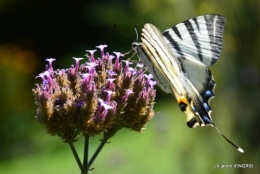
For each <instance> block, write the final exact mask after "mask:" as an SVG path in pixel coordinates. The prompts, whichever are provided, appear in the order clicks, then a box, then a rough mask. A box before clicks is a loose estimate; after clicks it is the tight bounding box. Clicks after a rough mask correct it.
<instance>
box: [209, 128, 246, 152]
mask: <svg viewBox="0 0 260 174" xmlns="http://www.w3.org/2000/svg"><path fill="white" fill-rule="evenodd" d="M214 127H215V128H216V130H217V131H218V132H219V133H220V135H222V137H223V138H225V140H227V142H229V143H230V144H231V145H232V146H234V147H235V148H236V149H237V150H238V151H239V152H241V153H244V150H243V149H242V148H240V147H238V146H237V145H235V144H234V143H233V142H232V141H230V140H229V139H228V138H227V137H226V136H225V135H224V134H223V133H222V132H220V130H219V129H218V128H217V127H216V126H214Z"/></svg>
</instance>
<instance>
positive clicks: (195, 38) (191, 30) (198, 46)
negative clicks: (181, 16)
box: [184, 20, 203, 61]
mask: <svg viewBox="0 0 260 174" xmlns="http://www.w3.org/2000/svg"><path fill="white" fill-rule="evenodd" d="M184 25H185V26H186V28H187V30H188V32H189V34H190V36H191V38H192V41H193V42H194V45H195V47H196V48H197V52H198V56H199V59H200V61H203V58H202V54H201V47H200V43H199V41H198V37H197V35H196V33H195V32H194V28H193V26H192V24H191V22H190V21H189V20H187V21H185V22H184Z"/></svg>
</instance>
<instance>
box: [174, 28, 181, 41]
mask: <svg viewBox="0 0 260 174" xmlns="http://www.w3.org/2000/svg"><path fill="white" fill-rule="evenodd" d="M172 30H173V31H174V33H175V34H176V35H177V36H178V37H179V39H181V40H182V37H181V33H180V31H179V29H178V28H177V27H172Z"/></svg>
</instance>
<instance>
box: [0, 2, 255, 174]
mask: <svg viewBox="0 0 260 174" xmlns="http://www.w3.org/2000/svg"><path fill="white" fill-rule="evenodd" d="M202 14H221V15H223V16H225V17H226V18H227V23H226V26H225V31H224V43H223V51H222V53H221V56H220V59H219V61H218V62H217V63H216V64H215V65H214V66H213V67H211V70H212V73H213V75H214V79H215V81H216V82H217V86H216V88H215V94H216V97H215V99H213V100H212V101H211V106H212V108H213V113H212V117H213V120H214V121H215V123H216V125H217V126H218V127H219V128H220V130H221V131H222V132H223V133H224V134H225V135H226V136H227V137H229V138H230V139H231V140H232V141H233V142H234V143H236V144H237V145H239V146H241V147H242V148H243V149H244V151H245V153H244V154H241V153H239V152H238V151H236V150H235V149H234V148H233V147H232V146H231V145H229V144H228V143H227V142H226V141H225V140H224V139H223V138H222V137H221V136H220V135H219V134H218V133H217V131H216V130H215V129H213V128H210V127H207V128H196V129H189V128H188V127H187V126H186V121H185V120H186V116H185V115H184V114H183V113H182V112H181V111H180V110H179V108H178V105H177V103H176V100H175V98H174V97H173V96H172V95H166V94H164V93H163V92H162V91H161V90H160V89H158V93H157V98H156V104H155V112H156V115H155V117H154V118H153V119H152V120H151V121H150V122H149V123H148V125H147V128H146V130H145V132H144V133H142V134H139V133H136V132H133V131H129V130H122V131H120V132H118V134H116V136H114V137H113V138H112V139H111V143H109V144H107V145H106V146H105V147H104V149H103V150H102V152H101V154H100V155H99V156H98V158H97V160H96V161H95V162H94V164H93V167H95V169H94V170H93V171H92V172H91V173H93V174H97V173H107V174H109V173H113V174H121V173H124V174H132V173H137V174H146V173H150V174H157V173H163V174H172V173H195V174H196V173H216V174H217V173H223V174H224V173H229V174H240V173H241V174H242V173H250V174H256V173H260V167H259V165H260V148H259V147H260V146H259V144H260V138H259V137H260V136H259V133H260V131H259V130H260V129H259V127H260V126H259V124H260V99H259V98H260V1H259V0H229V1H226V0H207V1H203V0H186V1H183V0H113V1H112V0H111V1H107V0H99V1H96V0H88V1H86V0H85V1H83V0H74V1H68V0H0V74H1V75H0V79H1V81H0V87H1V90H0V99H1V105H0V173H1V174H2V173H3V174H5V173H8V174H13V173H26V174H34V173H38V174H45V173H55V174H56V173H62V174H63V173H64V174H71V173H80V171H79V169H78V167H77V164H76V162H75V160H74V158H73V156H72V153H71V151H70V148H69V146H68V145H67V144H64V143H63V142H62V141H61V140H60V139H59V138H58V137H52V136H49V135H48V134H46V133H45V129H44V127H43V125H40V124H39V123H38V122H35V120H34V116H35V110H36V106H35V104H34V99H33V96H32V91H31V90H32V88H33V87H34V84H35V83H36V82H38V80H37V79H35V76H37V75H38V74H39V73H40V72H42V71H43V70H44V67H45V64H46V62H45V59H46V58H51V57H52V58H56V59H57V60H56V61H55V62H54V68H66V67H69V66H71V64H74V60H73V59H72V57H83V56H84V55H85V50H91V49H94V48H95V46H97V45H100V44H107V45H108V46H109V47H108V48H107V49H106V51H108V52H112V51H120V52H123V53H125V52H127V51H129V50H130V49H131V44H132V42H133V41H134V40H135V37H136V34H135V32H134V29H133V26H134V25H135V24H139V28H138V30H139V32H140V30H141V27H142V26H143V25H144V24H145V23H147V22H150V23H153V24H155V25H156V26H157V27H158V28H160V29H161V30H165V29H167V28H169V27H171V26H173V25H175V24H177V23H179V22H182V21H183V20H186V19H188V18H191V17H195V16H198V15H202ZM114 24H117V26H118V27H119V28H120V29H121V30H123V31H124V32H125V33H127V34H128V35H129V36H130V37H131V38H133V39H129V38H128V37H125V36H124V35H122V34H121V33H119V32H118V31H116V30H115V29H114V28H113V25H114ZM97 54H98V53H97ZM99 139H100V137H95V138H92V139H91V149H90V150H91V152H92V153H93V152H94V149H95V148H96V146H97V145H98V143H99V141H98V140H99ZM76 147H77V149H78V151H79V154H82V151H83V141H82V140H79V141H78V142H77V143H76ZM218 164H231V165H233V164H253V168H247V169H234V168H224V169H220V168H215V167H214V166H216V165H218Z"/></svg>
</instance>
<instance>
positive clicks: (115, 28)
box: [114, 24, 133, 40]
mask: <svg viewBox="0 0 260 174" xmlns="http://www.w3.org/2000/svg"><path fill="white" fill-rule="evenodd" d="M114 28H115V29H116V30H117V31H118V32H120V33H121V34H123V35H125V36H126V37H128V38H130V39H131V40H133V38H131V37H130V36H129V35H127V34H125V33H124V32H123V31H122V30H120V29H119V28H117V26H116V24H114Z"/></svg>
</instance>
